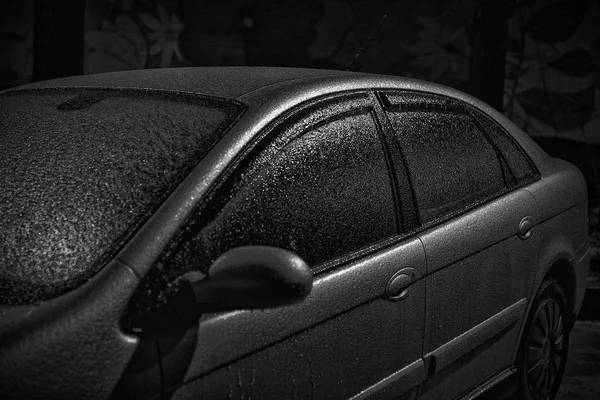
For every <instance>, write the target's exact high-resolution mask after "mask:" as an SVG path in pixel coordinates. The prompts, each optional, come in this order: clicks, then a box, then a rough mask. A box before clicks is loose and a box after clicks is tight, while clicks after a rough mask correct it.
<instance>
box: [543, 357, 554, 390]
mask: <svg viewBox="0 0 600 400" xmlns="http://www.w3.org/2000/svg"><path fill="white" fill-rule="evenodd" d="M547 371H548V376H547V380H546V386H545V387H544V395H546V393H548V392H549V391H550V389H551V388H552V385H554V379H555V378H556V374H555V371H554V364H553V363H549V364H548V368H547Z"/></svg>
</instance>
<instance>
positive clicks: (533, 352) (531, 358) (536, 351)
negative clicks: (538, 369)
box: [527, 346, 543, 365]
mask: <svg viewBox="0 0 600 400" xmlns="http://www.w3.org/2000/svg"><path fill="white" fill-rule="evenodd" d="M542 354H543V350H542V349H541V348H540V347H537V346H529V348H528V351H527V363H528V365H531V364H532V363H534V362H536V361H538V360H540V359H541V358H542Z"/></svg>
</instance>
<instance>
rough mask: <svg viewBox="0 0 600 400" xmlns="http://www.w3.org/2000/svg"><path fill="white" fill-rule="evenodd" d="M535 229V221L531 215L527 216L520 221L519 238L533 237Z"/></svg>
mask: <svg viewBox="0 0 600 400" xmlns="http://www.w3.org/2000/svg"><path fill="white" fill-rule="evenodd" d="M532 230H533V222H532V221H531V217H529V216H527V217H525V218H523V219H522V220H521V222H519V230H518V235H519V238H521V239H523V240H527V239H529V238H530V237H531V233H532Z"/></svg>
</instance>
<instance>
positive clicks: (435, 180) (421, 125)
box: [388, 109, 504, 223]
mask: <svg viewBox="0 0 600 400" xmlns="http://www.w3.org/2000/svg"><path fill="white" fill-rule="evenodd" d="M388 115H389V117H390V120H391V123H392V126H393V128H394V130H395V134H396V137H397V139H398V141H399V142H400V146H401V147H402V150H403V153H404V156H405V158H406V162H407V164H408V169H409V173H410V176H411V179H412V184H413V187H414V190H415V194H416V198H417V205H418V207H419V212H420V215H421V222H422V223H427V222H429V221H432V220H434V219H436V218H438V217H442V216H444V215H446V214H449V213H451V212H454V211H458V210H460V209H462V208H464V207H466V206H468V205H470V204H473V203H475V202H478V201H481V200H484V199H485V198H487V197H489V196H491V195H493V194H495V193H497V192H499V191H501V190H503V189H504V179H503V176H502V170H501V168H500V164H499V160H498V158H497V156H496V153H495V152H494V149H493V147H492V146H491V144H490V143H489V142H488V141H487V140H486V139H485V137H484V136H483V135H482V134H481V132H480V131H479V130H478V129H477V127H476V126H475V125H474V124H473V122H472V121H471V120H470V119H469V117H468V116H466V115H464V114H457V113H453V112H452V113H448V112H444V111H440V110H423V111H399V110H395V109H392V110H390V111H389V113H388Z"/></svg>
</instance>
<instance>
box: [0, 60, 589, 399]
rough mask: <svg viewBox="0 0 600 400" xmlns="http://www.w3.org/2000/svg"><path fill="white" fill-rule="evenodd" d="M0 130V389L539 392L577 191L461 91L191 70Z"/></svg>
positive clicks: (560, 353)
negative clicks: (507, 386)
mask: <svg viewBox="0 0 600 400" xmlns="http://www.w3.org/2000/svg"><path fill="white" fill-rule="evenodd" d="M0 115H1V116H2V119H1V122H0V126H1V132H2V133H1V134H2V140H1V142H0V154H1V157H0V171H1V174H0V176H1V177H0V182H1V186H0V187H1V188H2V190H1V194H0V204H1V207H2V208H1V210H2V213H1V214H2V219H1V221H0V238H1V244H2V246H1V248H2V253H1V255H0V257H1V258H0V260H1V261H0V263H1V264H0V302H1V303H2V305H1V306H0V315H1V317H0V397H1V398H3V399H9V398H78V399H81V398H90V399H91V398H138V399H143V398H145V399H158V398H175V399H184V398H198V399H222V398H230V399H232V398H236V399H241V398H255V399H308V398H317V399H343V398H352V399H367V398H369V399H371V398H377V399H385V398H402V399H416V398H419V399H454V398H462V399H471V398H475V397H477V396H478V395H480V394H482V393H485V392H486V391H487V390H488V389H490V388H492V387H495V386H496V385H498V384H499V383H500V382H507V381H508V380H509V379H510V380H512V381H514V385H515V387H516V389H515V390H516V393H517V395H520V396H523V397H524V398H527V399H551V398H552V397H553V396H555V394H556V393H557V390H558V388H559V385H560V382H561V377H562V375H563V372H564V369H565V362H566V359H567V355H568V347H569V333H570V331H571V329H572V326H573V323H574V321H575V318H576V317H577V314H578V312H579V310H580V308H581V305H582V300H583V296H584V291H585V281H586V277H587V270H588V266H589V257H590V244H589V238H588V232H587V191H586V185H585V181H584V178H583V176H582V174H581V172H580V171H579V170H578V169H577V168H575V167H574V166H573V165H571V164H569V163H567V162H564V161H561V160H558V159H555V158H551V157H549V156H548V155H547V154H546V153H545V152H544V151H542V150H541V149H540V148H539V147H538V146H537V145H536V144H535V143H534V141H533V140H532V139H531V138H530V137H529V136H528V135H527V134H525V133H524V132H523V131H521V130H520V129H519V128H518V127H517V126H516V125H515V124H513V123H512V122H510V121H509V120H508V119H507V118H506V117H504V116H503V115H501V114H500V113H498V112H497V111H495V110H494V109H492V108H491V107H489V106H488V105H486V104H484V103H483V102H481V101H479V100H477V99H475V98H473V97H471V96H469V95H467V94H464V93H462V92H459V91H457V90H454V89H451V88H448V87H444V86H441V85H438V84H434V83H429V82H424V81H420V80H416V79H410V78H405V77H397V76H381V75H374V74H366V73H356V72H347V71H328V70H315V69H295V68H271V67H197V68H178V69H156V70H143V71H127V72H112V73H105V74H97V75H87V76H78V77H68V78H60V79H56V80H51V81H46V82H38V83H33V84H29V85H26V86H22V87H18V88H13V89H9V90H6V91H4V92H2V94H1V95H0Z"/></svg>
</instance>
